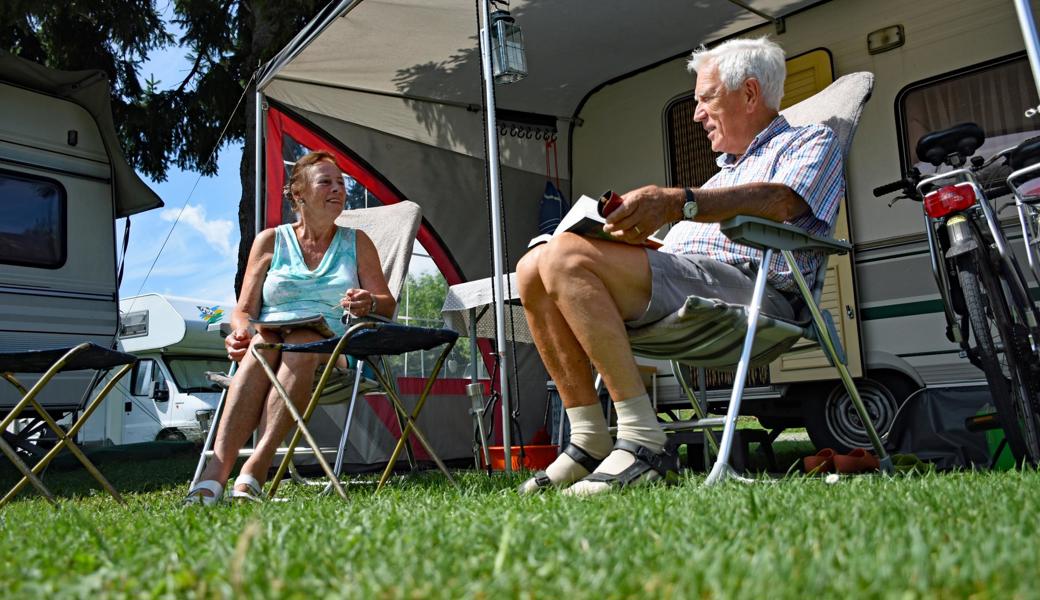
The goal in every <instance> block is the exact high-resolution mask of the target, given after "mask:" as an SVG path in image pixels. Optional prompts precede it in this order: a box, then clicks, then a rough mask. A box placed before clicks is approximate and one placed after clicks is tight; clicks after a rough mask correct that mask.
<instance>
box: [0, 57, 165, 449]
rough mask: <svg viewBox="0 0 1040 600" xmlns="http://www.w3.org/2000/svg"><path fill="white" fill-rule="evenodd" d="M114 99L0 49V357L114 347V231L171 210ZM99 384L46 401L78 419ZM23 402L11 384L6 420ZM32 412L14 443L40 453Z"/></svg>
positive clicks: (55, 391)
mask: <svg viewBox="0 0 1040 600" xmlns="http://www.w3.org/2000/svg"><path fill="white" fill-rule="evenodd" d="M109 93H110V92H109V86H108V81H107V79H106V78H105V75H104V74H103V73H101V72H100V71H75V72H73V71H54V70H51V69H47V68H44V67H42V66H40V65H37V64H35V63H32V62H28V61H25V60H22V59H19V58H16V57H14V56H12V55H11V54H9V53H7V52H4V51H0V106H2V107H3V110H0V215H3V216H2V217H0V351H7V352H11V351H22V350H40V349H46V348H57V347H65V346H73V345H76V344H78V343H81V342H85V341H90V342H94V343H96V344H98V345H101V346H105V347H112V345H113V343H114V340H115V336H116V329H117V327H118V310H117V307H118V290H119V286H118V282H117V274H116V271H117V269H116V242H115V228H114V227H113V222H114V221H115V219H116V218H119V217H129V216H131V215H134V214H137V213H139V212H142V211H145V210H149V209H152V208H156V207H159V206H162V201H161V200H160V199H159V197H158V196H156V195H155V193H154V192H153V191H152V190H151V189H149V188H148V186H147V185H145V183H144V182H143V181H141V179H140V178H139V177H138V176H137V175H136V174H135V173H134V171H133V170H132V169H131V168H130V167H129V165H127V163H126V160H125V159H124V158H123V155H122V152H121V150H120V148H119V141H118V137H117V134H116V131H115V127H114V126H113V124H112V114H111V110H110V108H109ZM16 375H17V376H18V378H19V379H20V380H21V381H23V382H28V383H30V384H31V383H32V382H35V381H36V376H34V375H32V374H16ZM90 381H91V374H90V373H84V372H78V373H70V374H63V375H60V376H59V378H57V379H55V380H54V381H52V382H51V383H50V385H49V386H47V388H46V389H45V390H44V393H43V394H41V396H40V397H39V398H38V399H39V401H40V403H41V404H42V405H43V406H44V407H45V408H46V409H47V410H48V412H51V413H52V414H53V416H56V417H57V416H60V415H64V414H67V413H69V412H70V411H73V410H76V409H77V408H78V407H79V405H80V400H81V398H82V397H83V394H84V391H85V390H86V388H87V386H88V385H89V384H90ZM19 398H20V394H18V393H17V392H16V390H15V389H14V388H13V387H11V386H8V385H6V384H3V385H0V414H2V413H4V412H5V411H7V410H9V409H10V408H12V407H13V405H14V403H15V402H17V401H18V399H19ZM30 413H31V411H27V412H26V413H23V414H25V415H26V417H27V419H26V420H25V421H26V422H24V423H19V427H18V429H19V431H18V433H15V432H5V435H10V436H12V437H10V438H9V441H11V442H12V443H13V444H15V445H18V446H22V447H26V448H27V447H28V446H31V445H32V444H34V443H35V441H36V439H35V438H34V435H35V434H33V431H34V430H35V431H38V430H39V429H38V425H39V424H40V421H39V419H34V418H30V417H31V414H30Z"/></svg>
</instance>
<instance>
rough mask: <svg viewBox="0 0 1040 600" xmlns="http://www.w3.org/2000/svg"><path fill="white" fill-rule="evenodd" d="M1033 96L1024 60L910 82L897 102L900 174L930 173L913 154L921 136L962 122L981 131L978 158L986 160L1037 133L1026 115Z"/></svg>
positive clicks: (1036, 121) (1039, 126) (1039, 121)
mask: <svg viewBox="0 0 1040 600" xmlns="http://www.w3.org/2000/svg"><path fill="white" fill-rule="evenodd" d="M1036 105H1037V95H1036V86H1035V85H1034V83H1033V77H1032V75H1031V74H1030V72H1029V62H1028V61H1027V60H1026V57H1025V55H1017V56H1012V57H1005V58H1001V59H998V60H995V61H989V62H986V63H982V64H979V65H973V66H971V67H967V68H964V69H959V70H957V71H953V72H950V73H945V74H943V75H939V76H938V77H932V78H929V79H927V80H924V81H919V82H916V83H912V84H910V85H908V86H907V87H905V88H903V89H902V90H901V91H900V92H899V95H898V96H897V97H896V113H897V114H896V119H897V125H898V127H899V145H900V160H901V164H902V167H903V170H904V171H905V170H908V169H909V168H910V167H914V166H916V167H917V168H919V169H921V172H922V173H932V172H934V170H935V168H934V167H932V166H931V165H930V164H927V163H919V162H918V161H917V156H916V155H915V152H914V149H915V147H916V146H917V141H918V140H919V139H921V137H922V136H924V135H925V134H926V133H930V132H932V131H937V130H940V129H945V128H947V127H950V126H952V125H956V124H958V123H964V122H973V123H977V124H978V125H979V126H980V127H982V129H983V131H985V132H986V143H985V144H983V146H982V147H981V148H980V149H979V151H978V154H980V155H982V156H990V155H992V154H993V153H995V152H998V151H1000V150H1003V149H1005V148H1010V147H1011V146H1014V145H1015V144H1017V143H1019V142H1021V141H1022V140H1025V139H1028V138H1031V137H1034V136H1036V135H1038V134H1040V118H1037V117H1033V118H1032V119H1030V118H1028V117H1026V116H1025V111H1026V109H1028V108H1030V107H1034V108H1035V107H1036Z"/></svg>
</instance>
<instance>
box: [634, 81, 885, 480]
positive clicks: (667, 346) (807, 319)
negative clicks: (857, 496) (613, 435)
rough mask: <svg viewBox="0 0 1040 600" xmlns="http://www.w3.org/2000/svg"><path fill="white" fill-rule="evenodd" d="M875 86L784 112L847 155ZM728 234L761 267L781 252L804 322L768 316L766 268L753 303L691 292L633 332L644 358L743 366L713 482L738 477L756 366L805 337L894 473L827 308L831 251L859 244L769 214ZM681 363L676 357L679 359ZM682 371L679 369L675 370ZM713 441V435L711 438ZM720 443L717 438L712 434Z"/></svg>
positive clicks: (837, 88) (833, 88) (860, 85)
mask: <svg viewBox="0 0 1040 600" xmlns="http://www.w3.org/2000/svg"><path fill="white" fill-rule="evenodd" d="M873 87H874V76H873V74H871V73H866V72H861V73H852V74H849V75H845V76H844V77H841V78H839V79H838V80H836V81H835V82H834V83H832V84H831V85H830V86H828V87H827V88H826V89H824V90H823V91H821V92H819V93H818V94H816V95H815V96H812V97H811V98H808V99H807V100H804V101H802V102H799V103H798V104H796V105H794V106H791V107H789V108H787V109H786V110H784V111H783V112H782V114H783V115H784V116H785V117H786V118H787V120H788V121H789V122H790V123H791V124H792V125H804V124H808V123H823V124H825V125H828V126H829V127H830V128H831V129H832V130H834V133H835V134H836V136H837V138H838V142H839V145H840V148H841V151H842V156H847V155H848V151H849V147H850V146H851V144H852V136H853V133H855V130H856V126H857V124H858V123H859V118H860V115H861V114H862V111H863V105H864V104H865V103H866V101H867V100H868V99H869V98H870V93H871V91H872V90H873ZM720 229H721V231H722V233H723V234H724V235H726V236H727V237H728V238H730V239H731V240H733V241H735V242H738V243H741V244H744V245H745V246H748V247H751V248H755V249H757V250H761V251H762V252H763V258H762V261H761V262H760V263H759V264H760V265H768V264H769V263H770V260H771V259H772V257H773V253H774V252H777V251H779V252H780V253H781V254H782V255H783V257H784V260H785V261H786V262H787V264H788V266H789V267H790V269H791V271H792V273H793V274H794V279H795V283H796V285H797V286H798V291H799V294H800V297H799V299H798V304H801V306H796V307H795V308H796V311H795V312H796V315H797V316H796V319H795V320H793V321H786V320H783V319H779V318H774V317H770V316H767V315H763V314H761V306H762V297H763V293H764V292H765V284H766V275H767V269H766V268H759V270H758V274H757V276H756V278H755V287H754V292H753V295H752V299H751V303H750V305H748V306H743V305H733V304H727V303H725V302H721V301H719V300H715V299H709V298H700V297H696V296H690V297H689V298H687V299H686V303H685V304H684V305H683V306H682V307H680V308H679V309H678V310H677V311H676V312H674V313H672V314H671V315H669V316H667V317H665V318H664V319H662V320H661V321H658V322H657V323H653V324H651V325H649V326H647V327H643V328H640V329H637V330H632V331H630V332H629V340H630V342H631V344H632V350H633V352H634V353H635V354H637V355H639V356H645V357H649V358H660V359H666V360H671V361H675V362H682V363H687V364H691V365H694V366H698V367H712V368H723V369H731V368H733V367H734V366H736V374H735V378H734V384H733V391H732V395H731V396H730V402H729V408H728V410H727V413H726V417H725V419H724V420H723V422H722V423H721V424H722V426H723V431H722V440H721V442H720V444H719V448H718V450H719V452H718V457H717V459H716V461H715V464H714V466H713V467H712V470H711V473H710V474H709V475H708V479H707V484H709V485H711V484H714V483H718V482H720V481H722V480H724V479H725V478H727V477H730V476H735V473H734V471H733V469H732V468H731V467H730V466H729V456H730V450H731V448H732V444H733V437H734V430H735V428H736V421H737V415H738V414H739V413H740V403H741V399H742V397H743V393H744V383H745V379H746V378H747V373H748V369H749V368H750V367H752V366H757V365H762V364H766V363H769V362H770V361H772V360H773V359H775V358H777V357H779V356H780V355H782V354H783V353H785V352H787V351H788V350H790V349H791V347H792V346H794V344H795V343H796V342H797V341H798V340H799V339H801V338H806V339H808V340H811V341H815V342H816V343H818V344H819V345H820V346H821V347H822V349H823V351H824V354H825V355H826V356H827V358H828V360H829V361H830V362H831V364H832V365H833V366H835V367H836V368H837V370H838V373H839V375H840V377H841V380H842V382H843V383H844V385H845V387H846V389H847V390H848V393H849V396H850V397H851V399H852V402H853V405H854V406H855V408H856V411H857V412H858V413H859V416H860V419H861V420H862V421H863V425H864V427H865V429H866V432H867V436H868V437H869V438H870V442H871V444H872V445H873V447H874V450H875V451H876V452H877V454H878V457H879V458H880V462H881V468H882V470H883V471H885V472H891V471H892V461H891V459H890V458H889V457H888V455H887V453H886V452H885V448H884V445H882V443H881V438H880V437H879V436H878V434H877V431H876V430H875V428H874V426H873V423H872V422H871V420H870V416H869V414H868V413H867V410H866V408H865V407H864V405H863V401H862V399H861V398H860V396H859V393H858V392H857V390H856V385H855V383H853V381H852V377H851V376H850V375H849V371H848V369H847V368H846V362H847V361H846V358H845V354H844V350H843V349H842V347H841V342H840V340H839V338H838V336H837V332H836V331H835V328H834V322H833V319H832V317H831V316H830V313H829V312H827V311H821V310H820V308H819V300H820V295H821V293H822V291H823V284H824V276H825V274H826V268H827V264H826V263H827V260H826V258H827V256H828V255H830V254H835V253H837V254H845V253H847V252H849V251H850V250H851V249H852V246H851V244H849V243H847V242H845V241H839V240H834V239H831V238H823V237H818V236H813V235H810V234H808V233H806V232H804V231H802V230H801V229H798V228H796V227H792V226H790V225H785V224H782V223H776V222H774V221H769V220H766V219H759V218H754V217H746V216H740V217H736V218H733V219H730V220H729V221H726V222H724V223H721V224H720ZM795 250H814V251H818V252H821V253H823V256H824V260H822V261H821V264H820V266H819V268H818V269H817V272H816V278H815V282H814V286H813V288H812V289H810V288H809V287H808V285H807V284H806V282H805V278H804V277H803V276H802V274H801V272H800V271H799V269H798V267H797V265H796V264H795V262H794V256H793V255H792V252H793V251H795ZM673 364H674V362H673ZM675 371H676V374H677V376H678V375H679V370H678V368H675ZM680 378H681V376H680ZM683 387H684V389H685V390H686V392H687V394H688V395H689V396H690V402H691V404H693V407H694V411H695V412H696V413H697V415H698V417H703V416H704V415H703V412H702V411H701V407H700V405H699V403H698V402H697V401H696V399H695V398H693V396H692V395H691V394H690V391H689V389H688V388H687V387H686V386H685V385H684V386H683ZM716 424H717V421H714V420H710V421H709V420H703V421H702V423H701V425H702V426H703V425H710V426H714V425H716ZM706 438H709V439H710V437H709V436H707V435H706ZM711 441H712V442H713V439H711Z"/></svg>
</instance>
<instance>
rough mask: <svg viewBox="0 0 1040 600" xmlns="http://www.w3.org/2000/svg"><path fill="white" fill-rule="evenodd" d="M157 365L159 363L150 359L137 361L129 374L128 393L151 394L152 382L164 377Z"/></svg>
mask: <svg viewBox="0 0 1040 600" xmlns="http://www.w3.org/2000/svg"><path fill="white" fill-rule="evenodd" d="M158 367H159V365H157V364H156V363H155V361H154V360H152V359H145V360H139V361H137V364H136V365H134V370H133V372H132V373H131V374H130V389H131V391H130V393H131V394H133V395H134V396H151V395H152V387H153V385H152V384H153V383H154V382H156V381H163V379H164V378H163V375H162V372H161V371H159V368H158Z"/></svg>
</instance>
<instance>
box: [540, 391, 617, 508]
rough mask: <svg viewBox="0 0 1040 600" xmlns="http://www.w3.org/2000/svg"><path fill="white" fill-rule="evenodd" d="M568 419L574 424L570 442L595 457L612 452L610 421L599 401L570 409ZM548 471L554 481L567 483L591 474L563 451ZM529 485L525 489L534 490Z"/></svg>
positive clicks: (546, 469) (562, 483) (556, 483)
mask: <svg viewBox="0 0 1040 600" xmlns="http://www.w3.org/2000/svg"><path fill="white" fill-rule="evenodd" d="M567 420H568V421H570V424H571V440H570V443H572V444H574V445H575V446H578V447H579V448H581V449H582V450H584V451H585V452H587V453H588V454H589V456H591V457H593V458H596V459H600V458H603V457H604V456H606V455H607V454H608V453H609V452H610V449H611V448H612V447H613V445H614V443H613V441H612V440H611V439H610V432H608V431H607V420H606V418H605V417H604V416H603V408H602V407H601V406H600V405H599V404H591V405H589V406H577V407H574V408H568V409H567ZM545 474H546V475H548V476H549V481H551V482H553V484H555V485H565V484H568V483H572V482H575V481H577V480H579V479H581V478H582V477H584V476H586V475H588V474H589V471H588V469H586V468H585V467H583V466H581V464H580V463H578V462H577V461H575V460H574V459H573V458H571V457H570V456H569V455H567V454H560V455H559V456H557V457H556V460H554V461H553V462H552V464H551V465H549V466H548V467H546V468H545ZM528 487H532V486H526V485H525V486H524V489H523V490H522V491H523V492H531V491H534V487H532V489H530V490H528V489H526V488H528Z"/></svg>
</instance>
